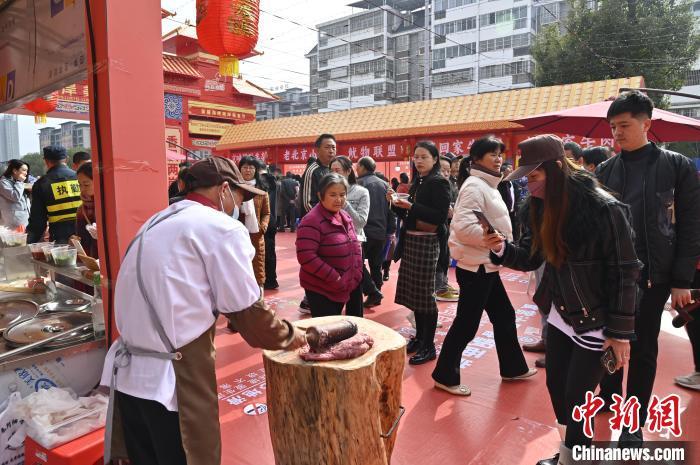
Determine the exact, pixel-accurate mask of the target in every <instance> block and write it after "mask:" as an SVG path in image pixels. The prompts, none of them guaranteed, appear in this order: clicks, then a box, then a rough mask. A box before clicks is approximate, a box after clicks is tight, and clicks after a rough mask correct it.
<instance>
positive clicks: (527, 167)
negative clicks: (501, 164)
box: [506, 134, 564, 181]
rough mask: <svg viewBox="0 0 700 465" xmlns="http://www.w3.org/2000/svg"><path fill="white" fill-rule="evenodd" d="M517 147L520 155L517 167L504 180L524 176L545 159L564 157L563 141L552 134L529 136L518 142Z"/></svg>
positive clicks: (560, 158)
mask: <svg viewBox="0 0 700 465" xmlns="http://www.w3.org/2000/svg"><path fill="white" fill-rule="evenodd" d="M518 148H519V149H520V155H521V157H520V161H519V162H518V169H517V170H515V171H513V172H512V173H510V174H509V175H508V177H507V178H506V181H512V180H514V179H520V178H522V177H525V176H527V175H528V174H530V173H532V172H533V171H535V170H536V169H537V168H539V166H540V165H541V164H542V163H544V162H546V161H550V160H563V159H564V142H562V140H561V139H560V138H559V137H557V136H555V135H554V134H543V135H541V136H535V137H531V138H529V139H527V140H524V141H522V142H521V143H519V144H518Z"/></svg>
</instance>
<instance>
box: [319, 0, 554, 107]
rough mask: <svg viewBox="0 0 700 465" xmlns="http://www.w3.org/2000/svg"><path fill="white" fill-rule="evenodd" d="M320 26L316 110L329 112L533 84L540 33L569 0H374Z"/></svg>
mask: <svg viewBox="0 0 700 465" xmlns="http://www.w3.org/2000/svg"><path fill="white" fill-rule="evenodd" d="M350 6H352V7H355V8H358V9H360V12H359V13H356V14H353V15H350V16H347V17H344V18H340V19H337V20H333V21H329V22H326V23H323V24H320V25H318V29H319V39H318V45H317V46H316V47H314V49H313V50H311V51H310V52H309V53H308V54H307V55H306V56H307V58H309V61H310V74H311V83H310V88H311V110H312V112H317V111H318V112H326V111H335V110H344V109H349V108H359V107H366V106H374V105H384V104H388V103H397V102H406V101H414V100H422V99H428V98H442V97H454V96H457V95H468V94H475V93H480V92H493V91H500V90H506V89H513V88H521V87H531V86H533V71H534V61H533V59H532V56H531V54H530V46H531V44H532V40H533V38H534V36H535V34H536V33H537V31H539V30H540V29H541V28H542V27H543V26H545V25H547V24H551V23H554V22H557V21H559V20H560V18H562V17H563V16H564V15H565V14H566V8H567V7H566V2H564V1H542V2H540V1H537V0H495V1H494V0H428V1H426V0H371V1H359V2H356V3H352V4H350Z"/></svg>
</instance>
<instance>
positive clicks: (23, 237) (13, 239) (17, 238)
mask: <svg viewBox="0 0 700 465" xmlns="http://www.w3.org/2000/svg"><path fill="white" fill-rule="evenodd" d="M5 245H6V246H7V247H21V246H25V245H27V234H26V233H16V232H10V233H7V234H6V235H5Z"/></svg>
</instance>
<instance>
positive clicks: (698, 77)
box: [685, 69, 700, 86]
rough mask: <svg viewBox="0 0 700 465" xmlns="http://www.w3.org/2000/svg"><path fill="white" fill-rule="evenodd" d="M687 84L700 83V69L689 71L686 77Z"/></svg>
mask: <svg viewBox="0 0 700 465" xmlns="http://www.w3.org/2000/svg"><path fill="white" fill-rule="evenodd" d="M685 85H686V86H697V85H700V69H693V70H690V71H689V72H688V75H687V76H686V77H685Z"/></svg>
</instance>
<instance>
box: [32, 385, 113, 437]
mask: <svg viewBox="0 0 700 465" xmlns="http://www.w3.org/2000/svg"><path fill="white" fill-rule="evenodd" d="M23 403H24V411H25V415H26V417H25V423H26V426H27V436H30V437H31V438H32V439H34V440H35V441H36V442H37V443H39V444H41V445H42V446H43V447H45V448H47V449H53V448H54V447H57V446H60V445H61V444H64V443H66V442H69V441H72V440H73V439H75V438H79V437H80V436H84V435H86V434H88V433H90V432H92V431H95V430H96V429H99V428H102V427H103V426H104V425H105V419H106V417H107V404H108V403H109V398H108V397H107V396H105V395H103V394H99V393H98V394H95V395H93V396H91V397H78V398H76V397H74V396H73V395H71V393H70V392H69V391H68V390H65V389H60V388H50V389H42V390H40V391H38V392H35V393H33V394H30V395H29V396H27V397H26V398H25V399H24V400H23Z"/></svg>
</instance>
